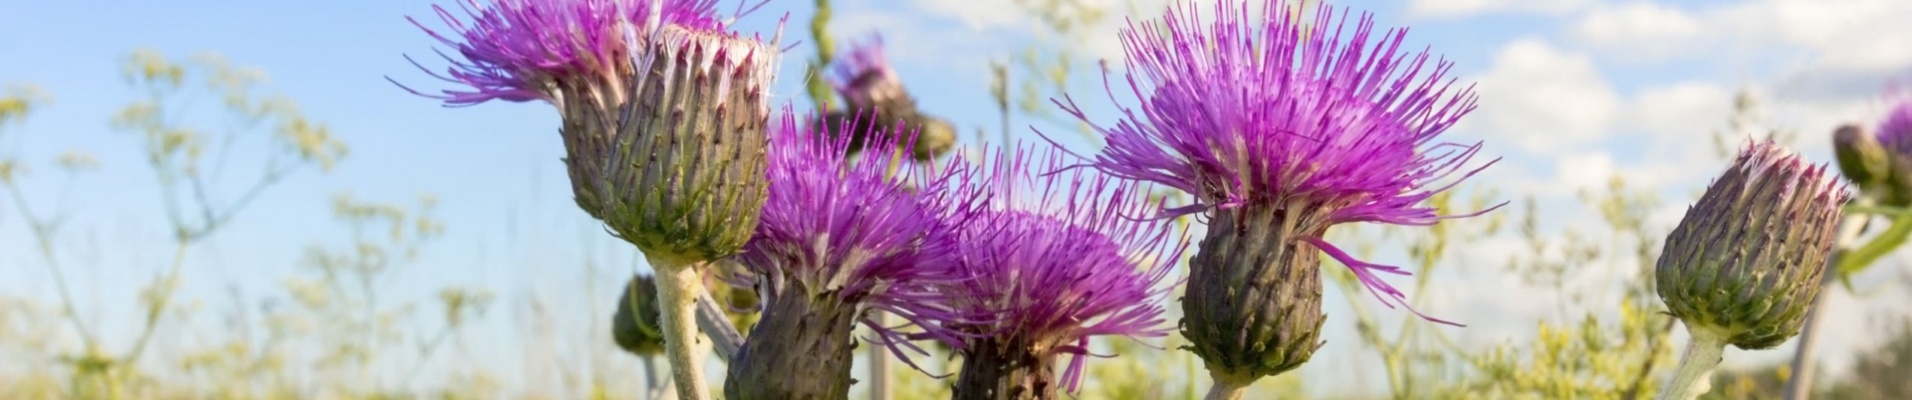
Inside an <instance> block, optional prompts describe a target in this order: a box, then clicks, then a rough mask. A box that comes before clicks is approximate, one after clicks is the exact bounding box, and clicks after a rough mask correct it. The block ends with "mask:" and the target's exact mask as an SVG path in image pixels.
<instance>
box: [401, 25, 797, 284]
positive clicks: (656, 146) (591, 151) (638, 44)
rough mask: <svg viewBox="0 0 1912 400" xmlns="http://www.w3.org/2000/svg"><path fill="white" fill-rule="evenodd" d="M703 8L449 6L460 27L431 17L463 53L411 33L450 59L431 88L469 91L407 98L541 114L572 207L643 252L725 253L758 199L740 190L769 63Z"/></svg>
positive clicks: (755, 191)
mask: <svg viewBox="0 0 1912 400" xmlns="http://www.w3.org/2000/svg"><path fill="white" fill-rule="evenodd" d="M715 3H716V2H715V1H714V0H660V1H656V2H652V1H643V0H494V1H493V2H492V3H490V4H489V5H488V6H484V7H482V8H480V6H479V5H477V4H475V3H468V4H462V5H465V6H466V7H465V8H466V10H465V11H466V13H467V14H468V15H469V17H470V18H471V20H472V21H471V22H470V23H469V24H467V23H464V22H461V21H460V20H458V19H457V18H455V17H454V16H453V15H452V14H451V13H450V12H448V11H446V10H445V9H444V8H443V7H435V8H436V10H437V11H438V14H439V16H440V17H441V18H442V19H444V20H445V22H446V24H447V25H450V26H451V27H452V28H453V29H454V30H456V31H457V33H458V35H459V38H461V39H462V41H460V40H454V39H453V38H451V37H447V36H445V35H441V34H439V33H438V32H436V31H433V30H431V29H429V28H424V26H423V25H422V24H419V26H420V28H421V29H425V31H426V33H428V34H430V35H431V36H432V37H434V38H436V39H438V40H439V41H440V42H443V43H444V44H446V45H449V46H452V47H454V48H456V49H458V54H459V55H461V56H462V60H460V59H454V58H452V57H450V56H446V59H447V60H448V61H449V62H450V63H451V66H450V67H449V68H447V69H446V71H445V72H444V73H443V74H437V73H434V74H433V76H435V77H438V78H440V79H443V80H446V81H449V82H452V83H457V84H462V85H465V86H469V87H470V88H469V89H447V90H443V91H441V93H440V94H425V93H421V92H418V91H416V90H412V89H410V88H407V89H406V90H412V92H413V93H417V94H420V95H423V96H427V97H432V98H437V99H442V100H444V101H445V104H446V105H447V106H468V105H474V104H478V103H482V102H485V101H489V100H494V99H498V100H506V101H530V100H543V101H545V102H548V103H551V104H552V105H554V106H556V107H557V108H558V112H559V114H560V116H561V117H562V120H563V128H562V129H560V131H559V135H560V136H562V137H563V139H564V143H565V151H566V153H567V156H566V157H565V164H566V166H567V169H568V172H569V173H570V176H571V182H572V191H573V194H574V195H575V197H576V200H577V202H578V205H579V207H580V208H582V209H584V210H585V212H587V213H589V214H591V215H592V216H593V217H597V218H599V219H603V220H605V222H606V223H607V224H608V225H610V227H611V228H612V229H613V230H614V231H617V233H618V234H619V235H621V236H624V237H625V239H627V240H630V241H632V242H633V243H635V244H637V245H638V246H639V247H640V248H643V249H644V250H645V252H646V254H652V253H660V252H661V253H667V254H669V255H670V256H672V257H678V258H690V259H708V258H712V257H718V256H723V255H727V254H730V253H734V252H736V251H737V249H738V248H739V247H741V246H742V244H743V241H744V240H746V239H747V238H748V237H749V232H750V227H751V226H753V225H754V224H753V223H752V220H753V219H754V215H753V214H754V211H751V210H754V209H756V208H758V205H757V200H754V199H758V198H761V196H762V192H763V187H762V181H761V180H760V179H749V178H750V177H753V176H760V175H761V172H760V171H762V168H763V161H762V152H763V149H762V147H763V144H764V141H765V140H766V139H764V134H763V125H764V124H765V123H766V122H767V120H768V117H769V102H768V94H767V90H768V87H769V86H770V84H771V82H772V80H773V79H774V78H775V76H774V75H775V65H776V60H777V51H776V49H775V48H773V47H771V46H770V45H767V44H764V43H762V42H759V41H757V40H754V39H750V38H743V37H738V36H737V35H735V34H732V33H728V32H727V31H726V29H727V27H726V26H725V24H724V23H723V22H721V21H719V20H718V19H717V17H716V14H715ZM413 23H414V24H418V23H417V21H416V20H413ZM408 59H409V57H408ZM414 64H416V63H414ZM420 68H421V69H423V68H424V67H422V66H420ZM427 72H430V71H429V70H427ZM401 87H402V85H401ZM638 154H641V155H642V156H638ZM727 176H737V177H743V178H744V179H718V178H719V177H727Z"/></svg>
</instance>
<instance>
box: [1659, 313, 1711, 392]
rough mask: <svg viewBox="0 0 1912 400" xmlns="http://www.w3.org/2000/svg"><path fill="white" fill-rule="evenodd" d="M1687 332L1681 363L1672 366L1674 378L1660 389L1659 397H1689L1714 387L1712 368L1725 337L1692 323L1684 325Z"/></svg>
mask: <svg viewBox="0 0 1912 400" xmlns="http://www.w3.org/2000/svg"><path fill="white" fill-rule="evenodd" d="M1686 332H1687V333H1688V334H1689V335H1690V336H1692V338H1691V339H1690V340H1688V341H1687V343H1686V353H1685V354H1682V355H1680V366H1679V367H1677V368H1674V369H1673V381H1672V382H1667V384H1666V387H1665V388H1662V389H1660V397H1659V400H1692V399H1696V398H1699V397H1700V395H1702V394H1706V392H1707V391H1708V390H1712V389H1713V382H1712V381H1713V369H1714V368H1717V367H1719V362H1720V357H1721V355H1722V354H1724V353H1725V352H1726V337H1725V336H1723V335H1720V334H1719V333H1718V332H1714V331H1713V330H1711V329H1704V328H1699V329H1695V328H1693V326H1692V325H1687V326H1686Z"/></svg>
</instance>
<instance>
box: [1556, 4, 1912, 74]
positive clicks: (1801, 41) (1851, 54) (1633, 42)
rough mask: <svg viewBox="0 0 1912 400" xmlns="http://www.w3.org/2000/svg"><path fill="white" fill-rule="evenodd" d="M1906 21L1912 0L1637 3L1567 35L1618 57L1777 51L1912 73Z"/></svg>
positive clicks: (1868, 69) (1806, 59)
mask: <svg viewBox="0 0 1912 400" xmlns="http://www.w3.org/2000/svg"><path fill="white" fill-rule="evenodd" d="M1907 20H1912V2H1908V1H1901V0H1824V1H1821V0H1758V1H1746V2H1735V3H1730V4H1721V5H1715V6H1711V7H1706V8H1702V9H1697V10H1692V11H1686V10H1681V9H1679V8H1675V7H1672V6H1669V5H1665V4H1661V3H1656V2H1650V1H1639V2H1632V3H1626V4H1617V5H1610V6H1599V7H1596V8H1594V9H1593V10H1591V11H1589V12H1587V13H1586V14H1584V15H1582V16H1580V17H1579V22H1578V23H1576V24H1575V25H1574V27H1573V28H1572V29H1571V31H1570V34H1571V35H1572V36H1573V37H1574V38H1575V39H1577V40H1578V41H1579V42H1581V43H1584V44H1587V45H1589V46H1590V47H1592V48H1596V49H1600V50H1603V51H1605V52H1606V53H1608V54H1611V55H1616V56H1624V57H1649V58H1651V57H1663V56H1677V55H1687V56H1701V57H1715V58H1717V57H1730V58H1733V59H1749V58H1753V57H1756V56H1772V55H1780V56H1782V57H1781V58H1780V59H1779V61H1780V64H1781V65H1784V64H1798V65H1804V66H1805V69H1806V70H1826V71H1833V72H1837V73H1853V72H1859V73H1873V74H1879V73H1912V46H1908V45H1906V43H1905V38H1908V37H1912V24H1908V23H1905V21H1907ZM1772 63H1773V61H1771V60H1770V59H1766V60H1761V62H1760V64H1772ZM1733 72H1757V71H1733Z"/></svg>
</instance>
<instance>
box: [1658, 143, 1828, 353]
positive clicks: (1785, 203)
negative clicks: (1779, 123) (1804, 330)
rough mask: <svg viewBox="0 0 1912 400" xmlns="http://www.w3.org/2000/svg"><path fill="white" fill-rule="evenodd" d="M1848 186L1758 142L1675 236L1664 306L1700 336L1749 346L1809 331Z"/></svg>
mask: <svg viewBox="0 0 1912 400" xmlns="http://www.w3.org/2000/svg"><path fill="white" fill-rule="evenodd" d="M1846 200H1847V194H1846V192H1845V188H1844V185H1841V184H1840V183H1839V182H1838V179H1837V178H1836V177H1833V176H1832V175H1831V174H1830V173H1828V171H1827V170H1826V167H1825V166H1823V165H1821V166H1814V165H1811V164H1808V163H1807V162H1806V161H1805V160H1804V159H1803V158H1801V157H1799V156H1798V155H1795V154H1793V153H1792V152H1791V151H1790V150H1788V149H1786V148H1785V147H1783V146H1780V145H1777V144H1774V143H1772V142H1763V143H1750V144H1748V145H1747V146H1746V148H1745V149H1744V150H1741V152H1740V155H1739V158H1738V159H1737V160H1735V161H1734V162H1733V166H1732V167H1731V168H1729V169H1727V170H1726V173H1725V174H1723V175H1721V176H1720V177H1719V178H1718V179H1717V180H1714V181H1713V183H1712V185H1710V186H1708V187H1707V189H1706V193H1705V194H1702V195H1701V196H1700V199H1699V201H1697V202H1695V203H1694V204H1693V205H1692V206H1691V207H1689V208H1688V209H1687V211H1686V216H1685V217H1684V218H1682V219H1681V220H1680V223H1679V226H1678V227H1676V228H1674V230H1673V233H1671V234H1668V235H1667V237H1666V244H1665V246H1664V250H1663V251H1662V253H1661V255H1660V260H1659V263H1658V265H1657V266H1656V269H1655V279H1656V281H1657V282H1656V283H1657V285H1658V291H1659V294H1660V299H1661V300H1663V301H1665V302H1666V305H1667V309H1668V310H1669V311H1670V312H1671V313H1672V314H1673V315H1674V316H1675V317H1678V318H1680V320H1682V321H1685V322H1686V324H1687V326H1688V327H1691V328H1693V329H1706V330H1711V331H1713V332H1714V333H1717V334H1719V335H1721V336H1722V337H1726V338H1727V342H1728V343H1732V344H1733V345H1734V346H1737V347H1739V348H1742V349H1748V350H1751V349H1765V348H1771V347H1773V346H1778V345H1779V344H1780V343H1783V342H1785V341H1786V340H1787V339H1790V338H1792V337H1793V335H1796V334H1798V333H1799V327H1800V324H1801V323H1802V322H1803V321H1804V319H1805V315H1806V310H1807V309H1808V307H1809V306H1810V305H1811V304H1812V302H1813V301H1814V298H1816V297H1817V296H1818V294H1819V288H1820V285H1819V280H1820V276H1821V275H1823V274H1824V273H1825V270H1826V263H1827V257H1828V256H1829V255H1830V253H1831V249H1832V242H1833V237H1834V236H1835V233H1834V232H1835V231H1837V230H1838V225H1839V220H1840V210H1841V208H1842V207H1843V206H1844V204H1845V202H1846Z"/></svg>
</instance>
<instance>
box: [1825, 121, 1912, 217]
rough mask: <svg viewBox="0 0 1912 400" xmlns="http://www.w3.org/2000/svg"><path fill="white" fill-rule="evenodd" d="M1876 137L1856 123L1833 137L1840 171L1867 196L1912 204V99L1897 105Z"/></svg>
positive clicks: (1895, 203) (1898, 204)
mask: <svg viewBox="0 0 1912 400" xmlns="http://www.w3.org/2000/svg"><path fill="white" fill-rule="evenodd" d="M1877 132H1878V134H1877V136H1873V135H1871V134H1867V133H1866V132H1865V130H1864V128H1862V127H1860V126H1857V125H1847V126H1841V127H1839V129H1838V130H1837V131H1835V132H1834V133H1833V136H1832V149H1833V154H1835V155H1836V156H1838V161H1839V163H1838V165H1839V171H1840V172H1841V174H1843V175H1845V177H1846V179H1848V180H1851V181H1852V182H1853V184H1854V185H1856V186H1858V187H1859V190H1860V191H1861V193H1862V194H1864V196H1865V197H1867V198H1870V199H1871V200H1873V201H1877V202H1879V203H1881V204H1884V205H1888V206H1893V207H1905V206H1907V205H1912V99H1907V100H1905V101H1902V102H1900V103H1899V104H1897V105H1895V106H1894V107H1893V109H1892V111H1891V112H1890V113H1889V114H1887V115H1886V118H1885V120H1884V121H1881V122H1880V123H1879V126H1878V130H1877Z"/></svg>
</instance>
